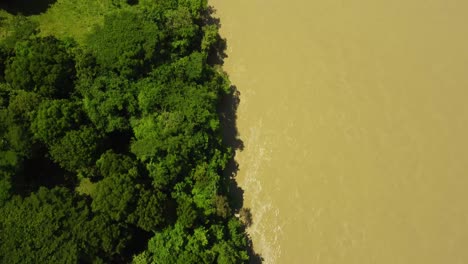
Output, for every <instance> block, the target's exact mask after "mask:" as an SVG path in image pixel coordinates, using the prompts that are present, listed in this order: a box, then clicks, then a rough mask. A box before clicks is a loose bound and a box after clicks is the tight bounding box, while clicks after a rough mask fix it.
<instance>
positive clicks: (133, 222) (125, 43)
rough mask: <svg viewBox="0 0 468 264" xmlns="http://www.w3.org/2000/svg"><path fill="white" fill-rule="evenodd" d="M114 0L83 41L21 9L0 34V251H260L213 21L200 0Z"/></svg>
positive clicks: (164, 258)
mask: <svg viewBox="0 0 468 264" xmlns="http://www.w3.org/2000/svg"><path fill="white" fill-rule="evenodd" d="M32 2H34V1H32ZM40 3H45V2H41V1H37V3H36V4H37V6H40ZM113 3H114V4H115V6H116V7H118V8H116V9H115V11H112V12H110V13H109V14H108V15H107V16H106V17H105V19H104V23H103V24H102V25H99V26H96V27H95V28H94V30H93V32H92V33H90V34H89V36H88V37H87V39H86V41H85V42H84V43H83V44H78V43H77V42H76V41H75V40H74V39H72V38H65V39H57V38H56V37H54V36H47V37H43V36H41V35H40V31H39V29H38V25H37V23H34V22H32V21H31V20H30V19H29V18H28V17H24V16H20V15H19V16H16V17H15V18H14V19H13V20H12V22H10V27H11V28H10V29H9V33H8V35H7V36H6V37H5V38H4V39H3V40H2V41H1V42H0V59H1V60H0V241H1V243H0V263H130V262H133V263H171V264H172V263H184V264H185V263H247V262H249V261H250V262H255V261H259V260H261V258H260V257H259V256H258V255H256V254H255V253H254V252H253V250H252V244H251V240H250V239H249V238H248V236H247V234H246V233H245V228H246V225H247V224H249V223H250V222H251V221H252V219H251V216H250V214H245V211H240V210H241V207H242V196H243V191H242V189H240V188H239V187H238V186H237V184H236V182H235V180H234V178H235V176H236V174H237V170H238V165H237V164H236V162H235V159H234V153H235V150H242V148H243V144H242V141H241V140H240V139H239V138H238V133H237V129H236V126H235V120H236V110H237V107H238V104H239V102H240V101H239V92H238V91H237V89H236V88H235V87H234V86H232V85H231V84H230V83H229V80H228V78H227V75H226V74H225V73H224V72H223V71H222V70H221V69H220V64H222V60H223V59H224V58H225V57H226V55H225V53H224V51H223V47H225V45H226V43H225V41H224V40H222V39H221V38H220V36H219V34H218V29H219V26H220V23H219V20H216V19H214V18H212V13H213V10H212V9H210V8H209V7H208V6H207V3H206V2H205V1H199V0H162V1H150V0H146V1H126V0H115V1H113ZM19 7H20V6H17V8H19ZM23 7H24V6H23ZM8 8H10V9H11V8H12V6H8ZM35 8H36V7H34V8H33V7H31V9H30V10H28V11H27V12H26V11H24V10H23V11H22V12H19V11H15V12H17V13H23V14H32V13H35V12H38V11H37V10H36V9H35ZM8 11H11V10H8ZM11 12H13V11H11ZM29 12H31V13H29ZM41 12H42V11H41ZM239 212H241V213H242V214H243V219H244V220H243V221H241V220H240V219H239V218H237V217H235V216H234V214H235V213H239ZM244 216H245V217H244Z"/></svg>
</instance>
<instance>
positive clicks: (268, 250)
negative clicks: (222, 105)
mask: <svg viewBox="0 0 468 264" xmlns="http://www.w3.org/2000/svg"><path fill="white" fill-rule="evenodd" d="M210 3H211V5H213V6H214V7H215V9H216V10H217V13H216V15H217V16H218V17H220V18H221V23H222V29H221V33H222V35H223V36H224V37H225V38H226V39H227V41H228V50H227V55H228V56H229V57H228V58H227V59H226V61H225V66H224V68H225V70H226V71H227V72H228V73H229V74H230V78H231V81H232V82H233V84H235V85H236V86H237V88H238V89H239V91H240V93H241V96H240V100H241V102H240V105H239V109H238V120H237V125H238V128H239V133H240V138H241V139H242V140H243V141H244V145H245V148H244V150H243V151H238V152H237V156H236V159H237V161H238V163H239V172H238V176H237V180H238V182H239V184H240V185H241V187H242V188H243V189H244V191H245V193H244V199H245V200H244V203H245V205H246V206H247V207H250V208H252V212H253V217H254V219H253V221H254V223H253V225H252V226H251V227H250V228H249V233H250V234H251V236H252V238H253V242H254V245H255V249H256V250H257V251H258V252H259V253H261V254H262V256H263V257H264V259H265V263H288V264H289V263H324V264H326V263H346V264H348V263H358V264H363V263H389V264H394V263H411V264H419V263H424V264H431V263H468V139H467V136H468V101H467V99H468V96H467V95H468V26H467V24H468V2H467V1H461V0H424V1H423V0H392V1H383V0H351V1H343V0H339V1H338V0H327V1H315V0H291V1H280V0H269V1H267V0H249V1H247V0H236V1H227V0H210Z"/></svg>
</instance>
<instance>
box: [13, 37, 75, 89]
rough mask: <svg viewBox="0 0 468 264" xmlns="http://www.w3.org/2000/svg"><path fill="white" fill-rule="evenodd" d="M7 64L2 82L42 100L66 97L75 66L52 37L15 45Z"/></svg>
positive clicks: (71, 82)
mask: <svg viewBox="0 0 468 264" xmlns="http://www.w3.org/2000/svg"><path fill="white" fill-rule="evenodd" d="M14 51H15V56H13V57H11V58H10V59H9V61H8V63H7V65H6V69H5V79H6V81H7V82H8V83H9V84H10V85H11V86H12V87H13V88H14V89H21V90H25V91H33V92H36V93H38V94H40V95H41V96H45V97H65V96H67V95H68V93H69V92H70V90H71V88H72V87H73V86H72V85H73V78H74V74H75V73H74V72H75V70H74V64H73V60H72V59H71V57H70V55H69V54H68V53H67V51H66V50H65V48H64V47H63V46H62V43H61V42H60V41H59V40H57V39H56V38H54V37H45V38H35V39H32V40H29V41H26V42H18V43H17V44H16V46H15V50H14Z"/></svg>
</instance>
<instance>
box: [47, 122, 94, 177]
mask: <svg viewBox="0 0 468 264" xmlns="http://www.w3.org/2000/svg"><path fill="white" fill-rule="evenodd" d="M99 139H100V135H99V134H98V133H97V131H96V130H94V129H92V128H91V127H82V128H80V129H79V130H71V131H69V132H66V133H65V136H64V137H63V138H61V139H60V140H59V141H57V143H55V144H53V145H52V146H51V147H50V155H51V157H52V159H53V160H54V161H55V162H57V163H58V164H59V165H60V166H61V167H62V168H64V169H66V170H69V171H77V172H89V168H90V167H91V166H92V165H94V163H95V161H96V159H97V155H98V145H99Z"/></svg>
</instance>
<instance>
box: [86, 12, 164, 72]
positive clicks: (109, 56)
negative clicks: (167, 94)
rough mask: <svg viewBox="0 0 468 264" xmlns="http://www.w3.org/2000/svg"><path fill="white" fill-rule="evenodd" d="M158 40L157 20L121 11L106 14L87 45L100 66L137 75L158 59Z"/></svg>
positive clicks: (159, 38)
mask: <svg viewBox="0 0 468 264" xmlns="http://www.w3.org/2000/svg"><path fill="white" fill-rule="evenodd" d="M161 39H162V36H161V32H160V30H159V29H158V26H157V25H156V23H154V22H153V21H151V20H149V19H146V18H145V16H144V15H143V14H140V13H138V12H134V11H129V10H122V11H118V12H114V13H112V14H110V15H108V16H106V17H105V19H104V25H103V26H98V27H97V28H96V29H95V33H94V34H92V35H90V36H89V39H88V40H87V45H88V46H89V48H90V50H91V51H92V52H93V54H94V55H95V56H96V58H97V61H98V63H99V64H100V65H101V66H103V67H105V68H108V69H110V70H115V71H117V72H118V73H120V74H121V75H123V76H127V77H136V76H138V75H140V74H141V72H142V71H144V70H145V68H146V67H147V66H148V63H151V62H153V61H154V60H155V59H156V58H157V56H158V53H159V51H158V44H159V43H160V42H161Z"/></svg>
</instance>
